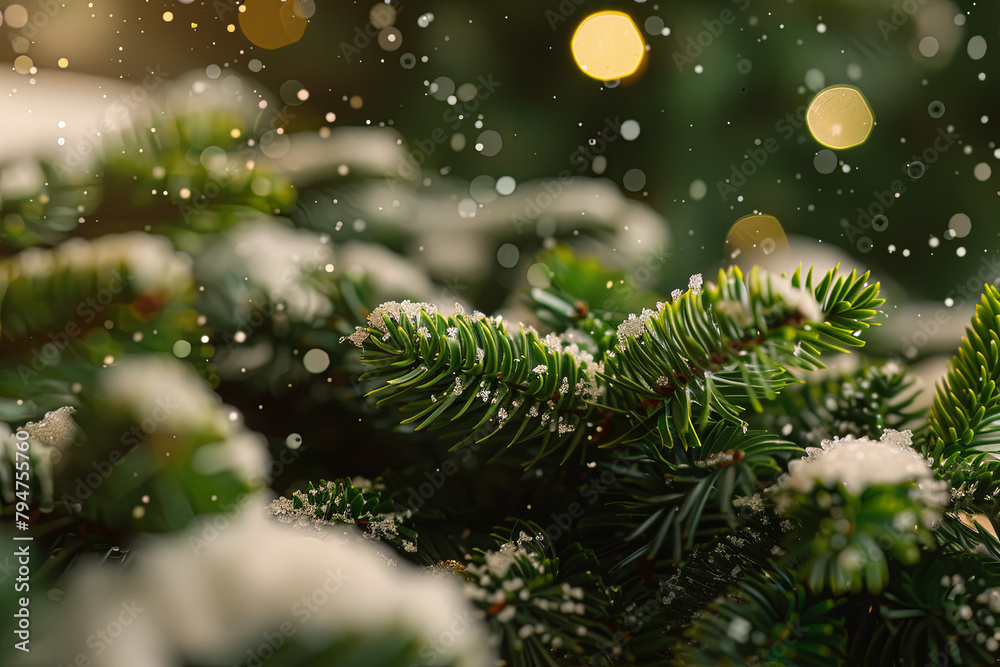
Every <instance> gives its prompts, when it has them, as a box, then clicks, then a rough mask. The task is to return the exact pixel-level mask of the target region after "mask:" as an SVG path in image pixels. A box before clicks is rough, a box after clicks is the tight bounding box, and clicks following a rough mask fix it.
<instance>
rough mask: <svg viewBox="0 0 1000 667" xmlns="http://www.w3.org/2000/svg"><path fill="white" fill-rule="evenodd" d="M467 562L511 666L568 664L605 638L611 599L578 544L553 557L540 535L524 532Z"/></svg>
mask: <svg viewBox="0 0 1000 667" xmlns="http://www.w3.org/2000/svg"><path fill="white" fill-rule="evenodd" d="M466 568H467V570H466V572H467V574H468V575H471V578H472V583H470V584H469V586H474V588H473V589H472V590H471V592H470V593H469V596H470V597H471V599H472V600H473V601H474V602H475V603H476V605H477V606H478V607H479V608H480V609H482V610H483V611H485V612H486V615H487V622H488V623H489V624H490V626H491V627H492V630H493V634H494V636H496V637H498V638H499V639H500V641H501V647H502V648H501V653H502V655H503V657H504V658H505V659H506V660H507V661H508V664H511V665H514V666H515V667H528V666H529V665H556V664H563V662H564V660H573V659H579V657H581V656H587V655H591V654H595V653H600V649H601V647H603V646H605V645H606V644H607V643H608V639H609V635H610V633H609V632H608V629H607V627H606V626H605V625H604V623H605V622H606V621H607V620H609V607H610V602H611V601H610V598H609V596H608V592H607V590H606V588H605V585H604V583H603V581H602V580H601V576H600V574H599V573H598V570H599V566H598V562H597V560H596V559H595V558H594V554H593V552H591V551H589V550H587V549H584V548H582V547H581V546H580V545H579V544H575V543H574V544H571V545H569V546H568V547H567V548H566V549H564V550H563V551H562V552H561V553H560V554H558V555H552V554H550V553H549V552H548V549H547V546H546V544H545V542H544V540H543V539H538V538H534V537H531V536H529V535H526V534H525V533H521V535H520V537H519V538H518V539H517V541H516V542H506V543H503V544H501V545H500V549H499V550H498V551H490V552H484V553H480V554H476V555H475V556H473V558H472V560H471V562H469V563H468V564H467V565H466ZM560 658H562V659H560Z"/></svg>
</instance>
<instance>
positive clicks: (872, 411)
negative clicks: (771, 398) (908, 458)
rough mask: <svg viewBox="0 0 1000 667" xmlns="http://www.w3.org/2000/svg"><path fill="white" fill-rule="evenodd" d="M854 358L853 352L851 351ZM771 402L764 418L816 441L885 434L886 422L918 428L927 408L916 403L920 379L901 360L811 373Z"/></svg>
mask: <svg viewBox="0 0 1000 667" xmlns="http://www.w3.org/2000/svg"><path fill="white" fill-rule="evenodd" d="M848 358H853V357H848ZM803 380H804V382H803V384H801V385H793V386H791V387H789V388H788V389H786V390H785V391H783V392H782V393H781V394H780V395H779V396H778V398H777V400H776V401H775V402H773V403H771V404H770V405H769V406H767V408H766V410H765V418H764V419H763V423H764V425H765V426H767V427H768V428H769V429H771V430H774V431H779V432H781V433H782V435H784V436H785V437H787V438H788V439H790V440H792V441H794V442H798V443H801V444H803V445H810V446H815V445H818V444H819V443H820V441H822V440H826V439H829V438H832V437H834V436H840V437H844V436H848V435H851V436H854V437H857V438H861V437H866V436H867V437H871V438H879V437H880V436H881V435H882V431H883V430H885V429H886V428H890V429H895V430H901V429H907V428H909V429H913V430H916V429H918V428H919V427H920V426H922V425H925V424H926V412H927V411H926V410H913V409H912V408H911V406H912V404H913V402H914V400H915V399H916V398H917V395H918V394H917V392H914V391H912V388H913V385H914V383H915V381H914V380H912V379H910V377H909V376H907V375H906V373H905V371H904V369H903V368H902V367H901V366H899V365H898V364H896V363H893V362H885V363H882V364H881V365H876V364H874V363H873V362H871V361H863V362H862V363H861V364H860V365H859V366H858V367H857V369H856V370H851V371H845V372H842V373H839V374H838V375H836V376H834V377H829V376H827V377H824V378H822V379H821V378H815V377H814V376H813V375H806V376H805V377H804V378H803Z"/></svg>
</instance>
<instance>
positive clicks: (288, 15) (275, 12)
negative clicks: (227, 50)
mask: <svg viewBox="0 0 1000 667" xmlns="http://www.w3.org/2000/svg"><path fill="white" fill-rule="evenodd" d="M299 4H300V3H299V2H298V1H297V0H295V1H293V2H283V0H246V2H245V3H244V4H243V5H241V6H240V16H239V19H240V29H241V30H243V34H244V35H245V36H246V38H247V39H249V40H250V41H251V42H253V43H254V44H255V45H257V46H259V47H261V48H262V49H280V48H281V47H283V46H288V45H289V44H294V43H295V42H297V41H299V40H300V39H301V38H302V35H303V34H304V33H305V31H306V24H307V23H308V22H309V21H308V20H307V19H306V18H303V16H301V14H302V13H303V12H302V11H301V10H299V11H296V8H297V7H298V6H299Z"/></svg>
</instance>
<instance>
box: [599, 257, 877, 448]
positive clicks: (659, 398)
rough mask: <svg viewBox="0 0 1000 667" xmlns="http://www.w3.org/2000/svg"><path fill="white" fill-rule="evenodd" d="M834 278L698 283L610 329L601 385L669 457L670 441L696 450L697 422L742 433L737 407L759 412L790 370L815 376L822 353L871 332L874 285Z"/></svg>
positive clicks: (733, 275)
mask: <svg viewBox="0 0 1000 667" xmlns="http://www.w3.org/2000/svg"><path fill="white" fill-rule="evenodd" d="M836 271H837V269H836V268H834V269H832V270H831V271H829V272H828V273H827V274H826V275H825V276H824V277H823V278H822V280H820V281H819V283H818V284H817V285H816V287H813V276H812V271H811V270H810V272H809V274H808V275H807V277H806V280H805V283H804V285H803V283H802V280H801V277H800V275H799V271H798V270H797V271H796V272H795V274H794V275H793V276H792V277H791V279H790V280H787V281H785V282H782V281H784V280H785V279H783V278H781V279H778V278H774V277H771V276H769V275H767V274H766V273H764V272H763V271H760V270H758V269H757V268H754V269H753V270H752V271H751V273H750V275H749V276H748V277H747V278H746V279H744V277H743V274H742V273H741V272H740V270H739V269H738V268H736V267H732V268H730V269H729V270H727V271H720V272H719V276H718V282H717V284H715V285H710V286H708V288H707V289H704V290H702V289H701V281H700V278H698V280H697V281H693V282H692V287H691V288H690V289H688V291H687V292H685V293H683V294H679V295H678V296H677V297H676V298H675V300H674V301H673V302H672V303H660V304H657V306H658V309H657V310H656V311H652V310H644V311H643V312H642V314H641V315H640V316H638V317H637V316H635V315H630V316H629V319H627V320H626V321H625V322H623V323H622V324H621V325H620V326H619V327H618V341H619V344H618V350H617V351H610V352H608V353H607V354H606V355H605V367H606V371H605V372H604V373H603V374H602V377H603V378H606V379H607V381H608V386H609V387H610V389H611V391H612V394H614V396H615V397H616V398H617V399H618V400H619V402H621V403H624V404H626V405H630V406H636V404H638V406H637V407H632V408H631V410H630V413H631V417H632V419H633V420H634V421H636V422H638V423H647V424H650V423H655V425H656V429H657V431H658V433H659V437H660V439H661V441H662V442H663V444H664V445H665V446H666V447H668V448H670V447H673V446H674V439H675V434H676V436H677V437H678V439H679V441H680V443H681V444H682V445H683V446H685V447H687V446H698V445H699V444H700V443H699V442H698V439H697V436H696V433H695V431H696V429H695V426H694V423H695V421H697V423H698V424H699V425H700V426H701V427H704V426H705V425H706V424H708V422H709V421H710V420H714V419H718V418H721V419H724V420H726V421H729V422H731V423H734V424H738V425H740V426H743V427H745V426H746V422H745V421H743V420H742V419H741V418H740V416H739V413H740V412H742V410H743V409H744V408H743V406H742V405H741V404H742V403H743V402H746V401H748V402H749V403H750V404H751V405H752V406H753V407H754V408H755V409H756V410H758V411H760V410H761V409H762V408H761V404H760V399H761V398H768V399H771V398H774V397H775V396H776V395H777V392H778V391H779V390H780V389H781V388H783V387H784V386H786V385H787V384H789V383H791V382H793V381H795V377H794V376H793V375H792V374H791V373H790V372H789V370H788V369H789V368H801V369H804V370H812V369H816V368H822V367H823V364H822V362H820V360H819V355H820V353H821V352H823V351H840V352H843V351H846V348H848V347H860V346H862V345H863V344H864V343H863V342H862V341H860V340H858V339H857V338H856V334H858V333H860V332H861V331H862V330H864V329H866V328H868V327H869V326H872V325H873V324H874V323H872V322H869V320H871V319H872V318H874V316H875V314H876V312H877V311H876V310H875V308H877V307H878V306H880V305H881V304H882V303H883V300H882V299H879V298H877V294H878V289H879V286H878V283H874V284H872V285H868V284H867V280H868V274H867V273H865V274H863V275H860V276H859V275H857V272H856V271H855V272H852V273H851V274H850V275H849V276H846V277H844V276H841V277H839V278H838V277H836ZM661 402H662V403H663V407H662V409H660V408H659V405H660V403H661ZM699 409H700V412H699V414H698V415H697V416H696V415H695V411H696V410H699ZM653 420H655V422H654V421H653Z"/></svg>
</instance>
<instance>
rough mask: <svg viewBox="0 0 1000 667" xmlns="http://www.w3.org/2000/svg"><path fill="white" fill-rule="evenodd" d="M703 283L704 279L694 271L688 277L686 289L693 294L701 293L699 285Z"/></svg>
mask: <svg viewBox="0 0 1000 667" xmlns="http://www.w3.org/2000/svg"><path fill="white" fill-rule="evenodd" d="M704 283H705V280H704V279H703V278H702V277H701V274H700V273H696V274H694V275H693V276H691V277H690V278H689V279H688V289H689V290H691V291H692V292H693V293H694V294H701V286H702V285H703V284H704Z"/></svg>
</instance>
